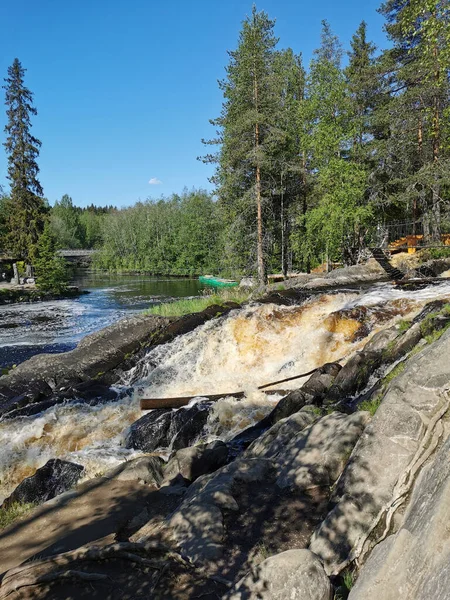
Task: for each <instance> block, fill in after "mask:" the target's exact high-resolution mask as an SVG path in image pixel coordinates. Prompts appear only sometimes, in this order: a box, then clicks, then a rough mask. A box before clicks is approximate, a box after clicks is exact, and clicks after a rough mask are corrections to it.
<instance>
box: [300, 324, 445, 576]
mask: <svg viewBox="0 0 450 600" xmlns="http://www.w3.org/2000/svg"><path fill="white" fill-rule="evenodd" d="M449 354H450V331H448V332H446V333H445V334H444V335H443V336H442V338H441V339H440V340H438V341H437V342H435V343H434V344H432V345H431V346H429V347H427V348H425V349H424V350H423V351H422V352H421V353H420V354H418V355H417V356H415V357H413V358H411V359H409V360H408V363H407V366H406V368H405V370H404V371H403V372H402V373H401V374H399V375H398V376H397V377H396V378H395V379H393V380H392V381H391V383H390V384H389V387H388V389H387V392H386V394H385V397H384V399H383V401H382V403H381V405H380V407H379V408H378V410H377V412H376V414H375V416H374V417H373V419H372V421H371V422H370V424H369V425H368V426H367V427H366V429H365V431H364V433H363V434H362V436H361V438H360V439H359V441H358V443H357V444H356V446H355V448H354V450H353V453H352V455H351V457H350V459H349V461H348V463H347V466H346V468H345V470H344V472H343V473H342V475H341V477H340V479H339V482H338V485H337V489H336V492H335V496H334V498H333V501H334V504H335V506H334V508H333V509H332V510H331V511H330V513H329V514H328V516H327V517H326V519H325V520H324V522H323V523H322V525H321V526H320V527H319V529H318V530H317V531H316V532H315V534H314V535H313V537H312V540H311V544H310V549H311V550H312V551H313V552H315V553H316V554H317V555H318V556H319V557H320V558H321V559H322V560H323V561H324V564H325V570H326V572H327V573H328V574H337V573H339V572H340V571H341V570H342V569H343V568H344V567H345V566H346V565H347V564H348V562H349V561H350V560H353V559H355V558H358V556H359V555H360V554H361V551H362V548H363V547H364V548H367V547H369V548H370V547H371V546H372V545H373V544H374V543H375V542H374V541H373V539H372V538H371V537H370V535H371V533H372V532H374V530H375V528H376V526H377V524H378V523H379V522H380V520H382V519H383V518H384V515H385V514H386V512H387V511H388V509H389V507H390V505H391V504H392V502H393V501H394V499H395V497H396V494H397V492H396V485H397V482H398V481H399V480H400V479H401V478H402V477H403V476H405V473H406V471H407V469H408V465H409V464H410V463H411V461H412V460H413V459H414V457H415V456H417V453H418V451H419V452H420V451H421V450H420V448H421V444H422V442H423V441H424V439H425V436H426V435H427V427H428V426H431V424H433V423H434V422H435V421H434V419H437V418H438V417H439V414H440V411H442V410H443V409H444V410H445V406H446V402H448V398H447V396H446V395H445V390H446V389H448V382H449V381H450V361H449V360H448V356H449ZM443 407H444V408H443ZM436 426H437V425H436ZM429 443H430V442H428V444H429ZM425 445H426V446H427V443H426V444H425ZM374 535H375V534H374Z"/></svg>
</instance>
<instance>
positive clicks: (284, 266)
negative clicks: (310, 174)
mask: <svg viewBox="0 0 450 600" xmlns="http://www.w3.org/2000/svg"><path fill="white" fill-rule="evenodd" d="M280 208H281V211H280V220H281V272H282V273H283V277H284V278H285V279H287V272H288V265H287V261H288V258H287V256H288V253H287V243H286V241H287V240H286V216H285V214H284V188H283V175H281V206H280Z"/></svg>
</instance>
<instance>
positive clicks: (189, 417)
mask: <svg viewBox="0 0 450 600" xmlns="http://www.w3.org/2000/svg"><path fill="white" fill-rule="evenodd" d="M338 277H339V275H338ZM373 293H374V294H375V293H379V292H378V291H377V290H375V291H374V292H373ZM308 294H310V292H309V291H308V290H307V289H304V288H303V289H299V288H296V289H294V290H288V291H286V292H281V291H279V292H278V291H275V292H273V295H272V296H271V299H270V300H269V299H266V300H267V301H271V302H273V301H274V300H276V298H275V295H276V296H277V297H278V302H279V303H280V304H283V303H285V304H293V305H294V307H295V303H297V304H299V306H298V308H294V309H293V310H290V309H288V312H287V313H286V315H287V316H286V317H285V318H286V319H287V320H288V321H289V323H290V326H292V323H294V324H295V323H297V321H295V318H296V319H298V318H300V316H301V315H302V311H307V307H310V306H311V302H309V303H308V302H305V300H306V299H307V298H308ZM369 295H370V294H369ZM352 297H353V296H352ZM424 297H426V298H427V300H426V301H423V302H422V306H421V308H419V309H417V308H416V309H415V310H414V307H417V306H418V304H414V302H413V303H412V304H411V302H412V301H411V300H407V299H405V298H403V297H402V296H401V295H399V297H398V299H397V296H395V298H394V300H393V301H391V302H390V304H389V306H385V307H381V308H377V309H376V311H378V312H373V311H372V312H371V310H369V308H368V307H369V306H370V303H369V304H366V305H364V306H358V305H356V306H353V305H352V306H347V305H345V308H343V309H342V308H341V309H339V310H338V311H337V312H336V311H335V312H332V313H331V314H330V315H329V316H328V317H327V318H326V327H327V331H328V332H329V342H328V343H329V344H331V346H333V345H334V344H336V343H337V340H338V339H341V338H340V337H339V336H342V335H344V336H346V339H348V340H352V343H353V344H354V348H357V350H356V351H352V354H351V355H350V356H349V357H348V358H347V359H346V360H342V361H341V360H332V361H329V362H326V363H325V364H323V365H321V366H320V368H317V369H316V370H315V372H314V373H313V374H312V375H311V377H310V378H309V379H308V380H307V381H305V382H304V383H303V384H299V385H298V386H297V387H296V388H293V389H292V391H291V392H290V393H289V394H287V395H285V396H284V397H283V398H281V399H280V400H279V401H278V402H276V403H274V405H273V407H272V409H271V410H269V411H268V412H267V413H266V415H265V416H262V417H260V418H259V419H257V422H256V423H255V424H253V425H250V426H249V427H247V428H245V429H244V430H242V431H240V432H239V433H238V434H237V435H235V436H233V437H231V438H227V439H226V440H225V441H215V442H212V443H211V442H208V441H207V435H206V434H207V432H208V428H210V426H211V420H210V415H211V414H212V412H213V410H214V405H213V404H212V403H211V402H207V401H205V400H202V401H200V402H194V403H192V404H191V405H189V406H188V407H186V408H183V409H180V410H176V411H173V410H170V409H160V410H154V411H151V412H149V413H147V414H145V415H143V416H141V418H139V419H138V420H136V421H135V422H134V423H133V424H132V425H131V426H130V427H129V429H128V432H127V436H126V439H125V444H126V446H127V447H128V448H130V449H134V450H136V451H139V452H140V453H141V456H140V457H139V458H135V459H131V460H129V461H128V462H124V463H122V464H121V465H119V466H118V467H115V468H114V469H111V470H109V471H107V472H105V473H102V474H100V475H101V476H99V477H98V478H95V479H91V480H90V481H86V482H84V483H81V484H79V485H78V486H77V487H76V488H75V490H71V488H72V487H73V485H75V483H76V482H77V481H81V480H82V478H83V466H82V465H79V464H76V463H71V462H68V461H62V460H52V461H49V462H48V463H47V464H46V465H44V466H43V467H42V468H41V469H39V470H38V471H37V472H36V473H35V474H34V475H31V476H30V477H29V478H27V479H25V480H24V481H23V482H22V483H21V484H20V485H19V486H18V487H17V488H16V490H15V491H14V492H13V493H12V494H11V495H10V497H9V498H8V499H7V500H6V501H5V503H4V508H3V510H7V509H8V506H11V505H13V503H14V502H17V501H20V502H22V503H42V502H43V504H42V505H41V506H40V507H38V508H36V509H34V511H33V512H31V513H30V514H29V515H28V516H27V517H25V518H24V520H22V521H21V522H19V523H17V524H15V525H13V526H11V527H10V528H9V529H7V530H5V531H4V532H3V534H0V545H1V550H0V565H1V567H0V571H3V572H4V574H3V576H2V580H1V585H0V599H1V598H7V597H10V595H11V594H13V593H14V594H15V595H16V597H17V596H18V597H19V598H24V599H25V598H45V599H50V598H65V597H68V595H70V596H71V597H74V598H88V597H89V598H92V597H99V598H103V597H109V598H117V599H119V598H130V599H131V598H135V597H137V596H138V595H146V596H149V597H155V598H167V599H169V598H173V599H180V600H181V599H183V600H184V599H186V600H187V599H193V598H198V597H202V598H211V599H212V598H217V597H219V598H223V599H227V600H244V598H245V599H247V600H249V599H250V600H253V599H254V600H256V599H257V598H260V599H261V598H262V599H265V600H275V599H277V600H281V599H283V598H298V599H299V600H300V599H301V600H330V599H331V598H333V597H334V598H345V597H347V595H348V593H349V588H351V587H352V585H353V584H354V585H353V588H352V589H351V591H350V595H349V598H350V599H351V600H360V599H361V600H362V599H367V598H383V599H384V598H386V599H388V600H389V599H391V598H392V599H394V598H396V599H397V598H399V597H404V598H408V599H411V600H426V599H427V600H428V598H431V597H432V598H435V599H437V600H444V599H446V598H448V592H447V590H448V587H449V584H450V580H449V570H448V568H447V565H448V563H449V558H450V545H449V544H447V537H446V536H445V529H446V527H447V525H446V524H447V520H448V514H449V507H450V493H449V490H450V471H449V469H448V460H447V458H448V446H449V443H450V428H449V426H448V414H449V409H450V396H449V393H450V362H449V360H448V356H449V352H450V304H449V298H447V297H446V296H445V294H444V297H440V298H433V288H432V287H430V288H429V290H428V292H427V294H426V295H425V296H424ZM321 298H322V297H317V299H316V300H314V302H315V303H316V304H317V305H318V306H320V305H321V303H322V304H323V303H324V302H325V299H321ZM327 301H330V300H329V299H328V300H327ZM377 306H378V305H377ZM231 308H235V307H230V306H229V307H225V309H224V308H219V307H214V308H212V309H211V310H209V312H207V311H204V313H199V314H198V315H195V316H192V315H191V316H189V317H185V318H183V319H162V318H157V317H139V318H132V319H130V320H126V321H123V322H121V323H120V324H118V325H117V326H114V327H112V328H108V330H105V331H104V332H99V333H98V334H94V335H93V336H90V339H88V338H86V341H85V343H84V344H83V343H81V344H79V346H78V348H77V349H76V350H74V351H72V352H71V353H67V354H66V356H65V357H63V355H61V356H60V357H52V359H53V360H52V361H50V359H48V362H47V359H46V358H45V357H35V360H34V359H32V360H34V363H35V364H34V363H32V361H31V360H30V361H27V363H32V364H27V363H24V364H23V365H20V366H19V367H18V368H17V369H14V371H13V372H11V373H10V374H9V375H8V376H7V377H2V378H0V393H2V394H3V404H2V406H3V414H4V415H5V416H7V417H9V418H13V417H17V415H18V414H29V413H30V412H32V413H34V412H38V411H40V410H42V409H43V408H45V406H47V404H46V403H48V402H55V401H57V402H63V401H66V400H68V399H69V400H70V399H73V398H78V401H80V398H81V397H82V393H83V390H85V391H86V396H89V395H90V399H88V398H86V401H88V402H91V401H93V400H92V398H93V397H95V395H97V401H98V400H99V398H101V397H102V396H103V401H106V397H105V393H106V390H109V392H113V393H117V391H116V392H114V390H111V389H110V388H109V387H108V385H109V384H110V383H114V382H117V381H118V379H120V376H121V374H123V373H125V372H128V371H129V369H130V368H134V369H136V373H138V372H139V373H140V370H139V369H141V366H140V364H141V362H142V361H144V359H145V357H146V356H148V351H149V349H155V348H157V346H158V345H161V344H162V342H163V341H168V340H170V339H177V337H178V336H179V335H180V334H182V333H183V334H184V333H187V332H188V331H193V330H194V328H196V327H199V326H200V325H201V324H202V323H206V322H207V321H208V320H212V319H214V318H215V317H216V316H217V315H218V314H219V313H221V314H222V315H223V313H224V311H225V312H226V311H227V310H231ZM280 310H281V309H280ZM374 310H375V309H374ZM408 310H409V311H410V313H408ZM411 311H412V312H411ZM241 312H242V315H243V316H242V317H239V316H238V317H235V319H236V318H237V319H238V321H239V318H241V320H242V319H243V320H242V322H241V324H240V329H237V331H238V334H239V335H240V336H243V335H244V333H243V326H244V321H245V319H247V320H248V319H249V318H250V315H252V314H253V313H252V312H251V311H250V312H249V311H248V310H247V312H245V311H241ZM405 313H406V314H411V316H410V317H409V318H408V319H407V320H402V321H399V320H398V319H397V320H395V315H402V314H405ZM237 314H238V315H239V314H240V313H237ZM283 314H284V313H283ZM267 315H270V319H275V318H276V315H277V313H276V311H275V312H273V311H272V312H270V313H267ZM279 318H281V313H280V316H279ZM305 318H306V317H305ZM307 318H308V319H311V315H309V316H307ZM393 318H394V322H393V321H392V319H393ZM375 319H377V320H378V329H377V332H376V333H375V334H374V332H373V330H372V329H373V327H374V323H375ZM380 323H381V324H382V323H386V325H385V326H384V327H383V326H382V325H381V326H380V325H379V324H380ZM294 326H295V325H294ZM297 326H298V325H297ZM239 332H240V333H239ZM336 332H337V334H336ZM280 335H281V334H280ZM335 335H338V337H333V336H335ZM222 336H223V334H222ZM258 336H261V332H260V331H258V330H256V333H255V337H258ZM286 339H287V338H286ZM189 340H191V338H189ZM358 340H360V341H358ZM251 342H252V343H253V339H252V340H250V339H247V338H245V339H244V343H245V344H246V347H247V346H248V348H249V351H250V348H251V346H250V343H251ZM188 343H192V340H191V341H188ZM105 348H108V352H107V353H106V354H105ZM312 350H313V349H312V348H311V351H312ZM174 356H177V355H176V354H175V355H174ZM332 356H334V354H332ZM337 356H339V355H337ZM57 358H58V360H55V359H57ZM37 359H41V360H42V361H43V362H41V363H39V365H38V364H37ZM102 360H103V362H101V361H102ZM19 369H21V371H19ZM170 369H172V371H171V372H172V375H174V374H175V373H176V371H174V370H173V366H172V365H171V366H170V368H169V371H170ZM33 372H34V376H32V373H33ZM95 373H96V376H95ZM67 374H69V377H68V375H67ZM166 376H167V372H165V373H164V377H166ZM96 377H97V378H96ZM136 377H137V375H136V374H135V376H134V379H136ZM134 379H133V377H129V378H128V380H127V381H129V382H130V381H133V380H134ZM24 382H26V385H25V383H24ZM21 385H22V387H20V386H21ZM1 386H3V387H1ZM27 386H28V387H27ZM33 386H35V387H34V388H33ZM77 386H78V387H77ZM83 386H84V387H83ZM95 386H98V387H97V389H96V390H95ZM33 389H35V392H32V390H33ZM89 389H90V390H91V391H90V392H89V391H88V390H89ZM17 392H20V394H18V393H17ZM91 392H92V393H91ZM14 393H15V394H16V395H15V396H13V395H12V394H14ZM33 394H34V395H33ZM36 394H42V396H39V395H37V396H36ZM64 394H65V395H64ZM21 411H22V412H21ZM155 452H157V453H158V454H159V456H156V455H155ZM52 497H53V498H52ZM37 556H39V559H38V560H36V557H37ZM32 557H35V559H34V560H33V561H31V562H28V559H30V558H32ZM25 561H27V562H25Z"/></svg>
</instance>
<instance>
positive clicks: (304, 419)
mask: <svg viewBox="0 0 450 600" xmlns="http://www.w3.org/2000/svg"><path fill="white" fill-rule="evenodd" d="M319 418H320V412H317V411H316V410H315V409H314V407H313V406H305V407H304V408H302V409H301V410H299V411H298V412H296V413H294V414H293V415H291V416H290V417H286V418H285V419H281V420H280V421H278V422H277V423H275V425H273V426H272V427H271V428H270V429H268V430H267V431H265V432H264V433H263V434H262V435H260V436H259V437H258V438H257V439H256V440H255V441H254V442H253V443H252V444H250V446H249V447H248V448H247V449H246V450H245V452H244V454H243V456H244V457H248V458H275V457H277V456H278V455H279V454H282V453H283V452H284V451H285V450H286V448H287V446H288V444H290V443H291V442H292V440H293V439H296V437H297V435H298V434H299V433H300V432H301V431H303V430H304V429H305V428H306V427H308V426H309V425H312V424H313V423H315V422H316V421H318V420H319Z"/></svg>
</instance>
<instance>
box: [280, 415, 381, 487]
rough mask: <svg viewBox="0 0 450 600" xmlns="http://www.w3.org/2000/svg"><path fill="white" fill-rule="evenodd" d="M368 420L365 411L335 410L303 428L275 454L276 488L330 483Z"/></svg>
mask: <svg viewBox="0 0 450 600" xmlns="http://www.w3.org/2000/svg"><path fill="white" fill-rule="evenodd" d="M369 420H370V414H369V413H368V412H357V413H355V414H352V415H344V414H342V413H337V412H334V413H332V414H331V415H327V416H325V417H322V418H321V419H320V420H319V421H317V422H316V423H313V424H312V425H310V426H309V427H307V428H305V429H304V430H302V431H301V432H300V434H299V435H297V436H295V437H294V438H293V439H292V440H291V441H290V442H289V443H288V444H287V445H286V446H285V448H284V450H283V452H281V453H280V454H279V455H278V457H277V463H278V464H279V469H278V478H277V485H278V487H280V488H282V489H284V488H288V489H290V490H295V491H300V492H305V491H307V490H311V489H314V488H317V487H330V486H331V485H333V483H334V482H335V481H336V480H337V478H338V477H339V475H340V474H341V472H342V470H343V469H344V466H345V464H346V462H347V460H348V457H349V456H350V454H351V452H352V450H353V447H354V446H355V444H356V442H357V441H358V439H359V437H360V436H361V434H362V432H363V431H364V428H365V427H366V425H367V423H368V422H369Z"/></svg>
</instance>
